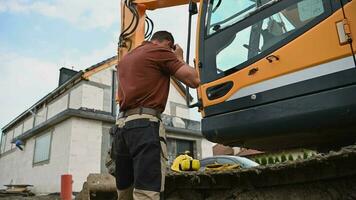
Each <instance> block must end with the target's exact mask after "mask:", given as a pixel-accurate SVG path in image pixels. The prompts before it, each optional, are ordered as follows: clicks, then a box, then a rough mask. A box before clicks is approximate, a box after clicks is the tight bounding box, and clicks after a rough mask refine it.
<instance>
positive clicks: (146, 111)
mask: <svg viewBox="0 0 356 200" xmlns="http://www.w3.org/2000/svg"><path fill="white" fill-rule="evenodd" d="M135 114H139V115H142V114H148V115H152V116H155V117H157V118H158V119H161V112H159V111H158V110H155V109H152V108H144V107H140V108H133V109H129V110H126V111H123V112H120V113H119V116H118V117H119V118H122V117H128V116H130V115H135Z"/></svg>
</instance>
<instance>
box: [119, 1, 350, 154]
mask: <svg viewBox="0 0 356 200" xmlns="http://www.w3.org/2000/svg"><path fill="white" fill-rule="evenodd" d="M196 2H198V3H199V9H197V8H196ZM183 4H189V21H190V23H191V16H192V15H193V14H195V13H197V12H198V20H197V27H196V30H197V31H196V50H195V63H194V66H195V69H196V70H197V72H198V73H199V76H200V79H201V83H202V84H201V86H200V87H199V88H198V89H197V94H198V102H197V103H196V104H194V105H188V106H190V107H193V106H197V107H199V110H200V112H201V114H202V133H203V135H204V136H205V137H206V138H207V139H208V140H210V141H212V142H215V143H220V144H224V145H228V146H240V147H241V146H242V147H246V148H252V149H258V150H262V151H271V150H281V149H290V148H300V147H304V148H319V149H325V148H326V149H332V148H336V147H340V146H344V145H348V144H352V143H354V142H355V141H356V85H355V84H356V78H355V77H356V69H355V68H356V61H355V49H356V43H355V42H353V34H355V33H356V3H355V1H350V0H349V1H348V0H298V1H296V0H239V1H236V0H201V1H198V0H195V1H188V0H135V1H130V0H123V1H122V4H121V11H122V12H121V19H122V24H121V27H122V33H121V35H120V42H119V52H118V55H119V60H120V58H122V57H123V56H125V54H126V53H127V52H128V51H130V50H131V49H133V48H135V47H136V46H138V45H140V44H141V42H142V41H143V40H144V39H145V37H146V38H148V37H149V34H150V32H151V33H152V30H150V27H151V26H149V25H150V24H151V23H152V20H150V18H148V17H147V16H146V11H147V10H156V9H160V8H166V7H172V6H178V5H183ZM190 26H191V25H189V28H188V29H189V30H190ZM188 35H189V37H188V43H189V41H190V32H188ZM187 52H189V44H188V49H187ZM188 54H189V53H187V58H188V61H189V55H188ZM187 103H188V104H189V102H188V101H187Z"/></svg>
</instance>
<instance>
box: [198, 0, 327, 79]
mask: <svg viewBox="0 0 356 200" xmlns="http://www.w3.org/2000/svg"><path fill="white" fill-rule="evenodd" d="M300 1H302V0H298V1H295V0H282V1H280V2H278V3H276V4H274V5H272V6H269V7H266V8H265V9H263V10H260V11H259V12H255V13H253V14H252V15H251V16H249V17H247V18H245V19H243V20H241V21H238V22H237V23H235V24H233V25H231V26H229V27H226V28H224V29H222V30H220V31H217V32H215V33H213V34H210V35H208V30H207V27H206V20H207V18H206V15H207V9H208V3H209V2H208V1H205V4H204V5H203V9H202V12H203V13H202V16H201V23H200V44H201V45H200V47H199V50H200V51H199V52H200V53H199V54H200V55H199V57H200V58H201V60H200V62H201V66H202V68H201V72H202V73H201V81H202V83H208V82H211V81H215V80H218V79H220V78H222V77H225V76H228V75H230V74H232V73H234V72H237V71H239V70H241V69H244V68H245V67H248V66H250V65H251V64H253V63H255V62H256V61H258V60H261V59H263V58H265V57H266V56H268V55H269V54H271V53H272V52H274V51H276V50H277V49H279V48H281V47H283V46H284V45H286V44H288V43H289V42H291V41H292V40H294V39H296V38H297V37H299V36H300V35H302V34H303V33H305V32H306V31H308V30H309V29H311V28H313V27H314V26H315V25H317V24H318V23H320V22H321V21H323V20H324V19H326V18H327V17H329V16H330V15H331V14H332V13H333V9H332V3H331V1H332V0H323V3H324V9H325V11H324V13H323V14H321V15H319V16H317V17H315V18H314V19H312V20H311V21H310V22H308V23H307V24H306V25H305V26H303V27H301V28H299V29H296V30H295V31H294V32H292V33H291V34H290V35H288V36H287V37H286V38H284V39H282V40H281V41H279V42H277V43H276V44H274V45H272V46H271V47H269V48H268V49H266V50H265V51H263V52H261V53H260V54H258V55H257V56H255V57H253V58H251V59H248V60H247V61H245V62H243V63H240V64H239V65H237V66H235V67H233V68H231V69H229V70H226V71H223V72H221V73H219V74H218V73H217V67H216V55H217V54H216V52H217V51H218V49H219V47H220V48H221V47H223V46H224V45H222V44H226V43H227V42H226V40H227V39H226V38H232V39H234V37H233V36H236V33H238V32H240V31H242V30H244V29H245V28H247V27H250V26H252V25H253V24H256V23H257V22H259V21H262V20H264V19H265V18H267V17H269V16H272V15H274V14H276V13H278V12H280V11H281V10H283V9H285V8H287V7H289V6H291V5H294V4H296V3H299V2H300ZM227 36H229V37H227ZM224 40H225V41H224ZM209 63H212V64H211V65H209Z"/></svg>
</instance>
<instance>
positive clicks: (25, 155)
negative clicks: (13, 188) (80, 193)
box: [0, 120, 72, 193]
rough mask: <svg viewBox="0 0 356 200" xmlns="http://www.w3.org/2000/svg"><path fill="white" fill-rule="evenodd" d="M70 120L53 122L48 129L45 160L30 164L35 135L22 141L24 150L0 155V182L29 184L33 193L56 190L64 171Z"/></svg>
mask: <svg viewBox="0 0 356 200" xmlns="http://www.w3.org/2000/svg"><path fill="white" fill-rule="evenodd" d="M71 129H72V120H66V121H64V122H63V123H60V124H58V125H56V126H55V127H54V128H53V129H51V130H47V131H44V132H43V133H47V132H48V131H52V134H53V135H52V143H51V153H50V160H49V163H48V164H43V165H38V166H34V165H33V154H34V146H35V138H31V139H29V140H28V141H27V142H26V145H25V148H24V151H20V150H18V149H16V151H15V152H13V153H10V154H8V155H4V156H2V157H1V158H0V186H3V185H4V184H9V183H10V182H12V183H13V184H31V185H34V187H33V188H32V191H33V192H35V193H48V192H59V191H60V178H61V174H64V173H67V172H68V166H69V151H70V146H69V144H70V136H71Z"/></svg>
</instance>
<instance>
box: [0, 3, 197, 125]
mask: <svg viewBox="0 0 356 200" xmlns="http://www.w3.org/2000/svg"><path fill="white" fill-rule="evenodd" d="M119 2H120V1H119V0H104V1H99V0H0V27H1V28H0V91H1V93H0V102H1V104H0V111H1V114H0V127H3V126H5V125H6V124H7V123H8V122H10V121H11V120H12V119H14V118H15V117H16V116H18V115H19V114H20V113H22V112H23V111H25V110H26V109H27V108H29V107H30V106H32V105H33V104H34V103H36V102H37V101H38V100H39V99H41V98H42V97H43V96H45V95H46V94H48V93H49V92H50V91H52V90H53V89H54V88H56V87H57V84H58V75H59V73H58V72H59V69H60V68H61V67H67V68H73V69H74V70H81V69H85V68H87V67H89V66H91V65H93V64H96V63H98V62H101V61H102V60H105V59H107V58H109V57H111V56H113V55H115V53H116V44H117V41H118V34H119V30H120V19H119V16H120V13H119ZM148 13H149V16H150V17H151V18H152V19H153V20H154V22H155V31H157V30H162V29H166V30H169V31H171V32H172V33H173V34H174V35H175V37H176V41H177V42H178V43H180V44H182V46H183V47H185V42H186V35H187V34H186V32H187V8H186V6H179V7H175V8H169V9H161V10H158V11H154V12H148ZM177 14H179V17H177V16H178V15H177ZM194 27H195V26H194ZM193 37H194V35H193ZM193 40H194V39H193Z"/></svg>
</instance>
